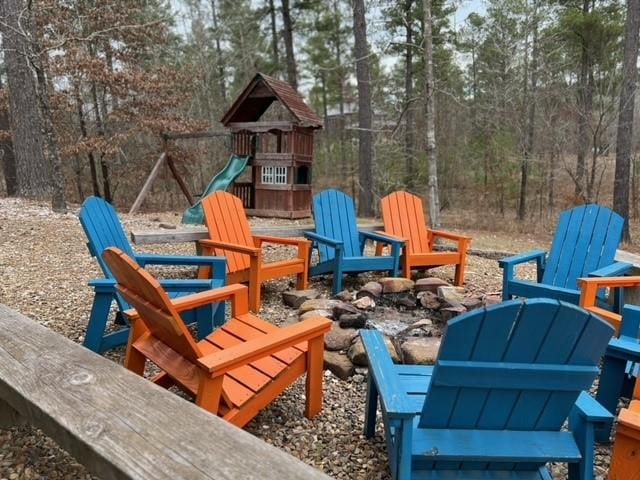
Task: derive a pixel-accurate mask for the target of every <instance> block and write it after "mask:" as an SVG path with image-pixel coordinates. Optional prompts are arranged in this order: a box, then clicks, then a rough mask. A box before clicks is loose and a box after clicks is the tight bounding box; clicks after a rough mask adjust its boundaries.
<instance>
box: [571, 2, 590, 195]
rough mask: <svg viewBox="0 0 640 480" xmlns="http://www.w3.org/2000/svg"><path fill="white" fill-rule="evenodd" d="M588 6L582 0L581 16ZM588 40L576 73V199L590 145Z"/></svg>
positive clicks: (581, 188) (582, 187)
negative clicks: (578, 71) (577, 104)
mask: <svg viewBox="0 0 640 480" xmlns="http://www.w3.org/2000/svg"><path fill="white" fill-rule="evenodd" d="M590 7H591V0H583V2H582V14H583V16H586V15H587V14H588V13H589V10H590ZM588 41H589V39H585V38H583V39H582V53H581V57H580V73H579V75H578V102H579V106H578V107H579V108H578V110H579V113H578V115H579V117H578V138H577V140H578V153H577V156H576V173H575V192H574V193H575V197H576V199H585V177H586V163H587V155H588V153H589V146H590V145H591V141H590V134H589V129H590V125H591V115H592V111H593V72H592V69H593V61H592V58H591V53H590V51H589V48H588V45H587V42H588ZM586 200H589V199H586Z"/></svg>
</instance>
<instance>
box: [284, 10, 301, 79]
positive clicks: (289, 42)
mask: <svg viewBox="0 0 640 480" xmlns="http://www.w3.org/2000/svg"><path fill="white" fill-rule="evenodd" d="M282 23H283V24H284V50H285V53H286V56H287V81H288V82H289V83H290V84H291V86H292V87H293V89H294V90H298V71H297V67H296V57H295V56H294V53H293V26H292V24H291V11H290V10H289V0H282Z"/></svg>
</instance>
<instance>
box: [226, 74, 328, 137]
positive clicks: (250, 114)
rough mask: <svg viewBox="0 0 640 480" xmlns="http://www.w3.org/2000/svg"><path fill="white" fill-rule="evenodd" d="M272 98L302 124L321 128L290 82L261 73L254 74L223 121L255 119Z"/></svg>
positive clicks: (249, 120)
mask: <svg viewBox="0 0 640 480" xmlns="http://www.w3.org/2000/svg"><path fill="white" fill-rule="evenodd" d="M274 101H279V102H280V103H281V104H282V105H283V106H284V107H285V108H286V109H287V110H289V112H291V115H293V117H294V118H295V119H296V122H294V123H296V124H297V125H300V126H302V127H311V128H322V120H321V119H320V117H319V116H318V115H316V113H315V112H314V111H313V110H311V108H310V107H309V106H308V105H307V104H306V103H305V101H304V99H303V98H302V96H301V95H300V94H299V93H298V92H296V91H295V90H294V89H293V87H292V86H291V85H289V84H288V83H287V82H284V81H282V80H278V79H275V78H273V77H270V76H268V75H265V74H263V73H257V74H256V76H255V77H253V79H252V80H251V82H249V84H248V85H247V86H246V88H245V89H244V90H243V91H242V93H241V94H240V95H239V96H238V98H236V101H235V102H233V105H231V108H229V110H227V113H225V114H224V116H223V117H222V120H221V122H222V124H223V125H225V126H227V125H229V124H230V123H240V122H256V121H258V119H259V118H260V117H261V116H262V114H263V113H264V112H266V111H267V109H268V108H269V107H270V106H271V104H272V103H273V102H274Z"/></svg>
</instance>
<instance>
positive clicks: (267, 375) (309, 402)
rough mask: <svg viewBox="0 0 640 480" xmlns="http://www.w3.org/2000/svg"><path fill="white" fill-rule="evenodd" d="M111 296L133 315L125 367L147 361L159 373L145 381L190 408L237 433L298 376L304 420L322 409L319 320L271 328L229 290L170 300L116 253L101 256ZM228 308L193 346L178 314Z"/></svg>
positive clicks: (137, 368) (242, 292) (243, 294)
mask: <svg viewBox="0 0 640 480" xmlns="http://www.w3.org/2000/svg"><path fill="white" fill-rule="evenodd" d="M103 258H104V260H105V262H106V263H107V264H108V265H109V269H110V270H111V271H112V272H113V274H114V276H115V278H116V281H117V282H118V283H117V289H118V292H119V293H120V294H121V295H122V296H123V297H124V298H125V299H126V300H127V302H129V303H130V304H131V305H133V307H134V309H135V310H128V311H127V312H125V314H126V315H127V316H128V317H129V319H130V320H131V324H132V326H131V334H130V336H129V343H128V344H127V354H126V358H125V367H126V368H128V369H129V370H132V371H134V372H136V373H138V374H140V375H142V374H143V373H144V367H145V364H146V362H147V360H149V361H151V362H152V363H154V364H156V365H157V366H158V367H160V368H161V369H162V372H161V373H160V374H158V375H156V376H155V377H154V378H152V381H153V382H155V383H157V384H159V385H161V386H163V387H165V388H168V387H170V386H173V385H175V386H177V387H179V388H180V389H182V390H184V391H185V392H187V393H188V394H190V395H192V396H193V397H195V401H196V404H197V405H199V406H201V407H203V408H205V409H206V410H208V411H210V412H211V413H214V414H216V415H218V416H220V417H222V418H224V419H225V420H228V421H229V422H231V423H233V424H234V425H237V426H239V427H242V426H243V425H245V424H246V423H247V422H249V421H250V420H251V419H252V418H253V417H254V416H255V415H256V414H257V413H258V412H259V411H260V410H261V409H262V408H264V407H265V406H267V405H268V404H269V403H271V402H272V401H273V400H274V399H275V398H276V397H277V396H278V395H279V394H280V393H281V392H282V391H284V390H285V389H286V388H287V386H289V385H290V384H291V383H293V382H294V381H295V380H296V379H297V378H298V377H300V376H301V375H302V374H304V373H305V372H306V374H307V377H306V409H305V415H306V416H307V417H308V418H311V417H313V416H314V415H316V414H317V413H318V412H320V410H321V409H322V366H323V352H324V334H325V333H326V332H327V331H328V330H329V329H330V328H331V321H330V320H327V319H325V318H320V317H317V318H311V319H309V320H306V321H303V322H299V323H296V324H294V325H292V326H289V327H286V328H278V327H276V326H274V325H272V324H270V323H267V322H265V321H263V320H261V319H260V318H258V317H256V316H254V315H252V314H250V313H249V306H248V303H247V287H245V286H243V285H237V284H236V285H229V286H226V287H221V288H216V289H212V290H208V291H204V292H199V293H196V294H193V295H187V296H183V297H178V298H176V299H173V300H172V299H170V298H169V297H168V296H167V294H166V292H165V291H164V290H163V289H162V287H161V286H160V284H159V283H158V281H157V280H156V279H155V278H153V277H152V276H151V275H150V274H149V273H148V272H146V271H145V270H144V269H142V267H140V266H139V265H137V264H136V263H135V262H134V261H133V260H132V259H131V258H130V257H128V256H127V255H126V254H125V253H123V252H122V251H121V250H118V249H117V248H107V249H106V250H105V252H104V254H103ZM225 300H230V301H231V307H232V311H231V319H230V320H229V321H227V322H226V323H225V324H224V325H222V326H221V327H219V328H218V329H217V330H216V331H215V332H213V333H212V334H210V335H209V336H207V337H206V338H204V339H203V340H201V341H199V342H196V341H195V340H194V339H193V337H192V336H191V334H190V332H189V330H188V329H187V328H186V327H185V325H184V323H183V322H182V320H181V319H180V312H183V311H187V310H191V309H193V308H197V307H200V306H202V305H207V304H210V303H213V302H221V301H225Z"/></svg>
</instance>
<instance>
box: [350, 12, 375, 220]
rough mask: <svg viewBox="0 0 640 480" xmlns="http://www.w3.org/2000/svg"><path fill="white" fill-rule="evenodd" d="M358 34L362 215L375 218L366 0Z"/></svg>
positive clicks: (356, 21)
mask: <svg viewBox="0 0 640 480" xmlns="http://www.w3.org/2000/svg"><path fill="white" fill-rule="evenodd" d="M353 31H354V34H355V48H354V50H355V54H356V77H357V79H358V126H359V130H358V178H359V187H360V188H359V189H358V213H359V214H360V215H362V216H364V217H372V216H373V165H372V162H373V133H372V131H371V127H372V117H373V113H372V111H371V76H370V73H369V45H368V44H367V24H366V18H365V9H364V0H355V1H354V4H353Z"/></svg>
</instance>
